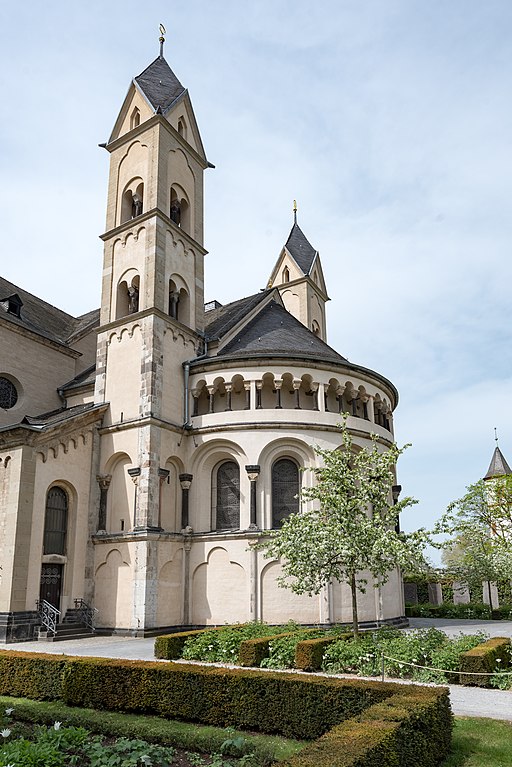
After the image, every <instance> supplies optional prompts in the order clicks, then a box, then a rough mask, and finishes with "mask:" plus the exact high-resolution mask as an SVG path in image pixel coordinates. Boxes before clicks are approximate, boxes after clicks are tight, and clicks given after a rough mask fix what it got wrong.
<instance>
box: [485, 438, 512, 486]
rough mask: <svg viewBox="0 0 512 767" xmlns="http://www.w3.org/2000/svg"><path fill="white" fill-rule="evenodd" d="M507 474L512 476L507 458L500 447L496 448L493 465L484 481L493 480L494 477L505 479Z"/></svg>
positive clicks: (491, 464)
mask: <svg viewBox="0 0 512 767" xmlns="http://www.w3.org/2000/svg"><path fill="white" fill-rule="evenodd" d="M507 474H512V469H511V468H510V466H509V465H508V463H507V461H506V460H505V456H504V455H503V453H502V452H501V450H500V449H499V447H498V446H496V447H495V448H494V453H493V454H492V459H491V463H490V465H489V468H488V469H487V474H486V475H485V477H484V479H493V478H494V477H504V476H505V475H507Z"/></svg>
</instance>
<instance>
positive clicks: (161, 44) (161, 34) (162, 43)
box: [158, 24, 167, 59]
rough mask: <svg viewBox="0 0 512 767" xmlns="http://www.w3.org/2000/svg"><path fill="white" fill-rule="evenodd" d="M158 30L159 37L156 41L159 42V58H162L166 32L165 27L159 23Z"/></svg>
mask: <svg viewBox="0 0 512 767" xmlns="http://www.w3.org/2000/svg"><path fill="white" fill-rule="evenodd" d="M159 30H160V37H159V38H158V41H159V43H160V58H161V59H163V57H164V43H165V35H166V34H167V32H166V31H165V27H164V25H163V24H160V26H159Z"/></svg>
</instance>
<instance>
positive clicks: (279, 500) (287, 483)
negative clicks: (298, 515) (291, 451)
mask: <svg viewBox="0 0 512 767" xmlns="http://www.w3.org/2000/svg"><path fill="white" fill-rule="evenodd" d="M299 490H300V483H299V467H298V466H297V464H296V463H295V461H292V460H291V458H281V459H280V460H279V461H276V462H275V464H274V465H273V466H272V527H273V528H276V527H281V525H282V524H283V521H284V520H285V519H286V518H287V517H289V516H290V514H294V513H295V512H297V511H298V510H299Z"/></svg>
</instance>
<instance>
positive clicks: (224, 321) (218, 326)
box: [204, 288, 272, 339]
mask: <svg viewBox="0 0 512 767" xmlns="http://www.w3.org/2000/svg"><path fill="white" fill-rule="evenodd" d="M271 292H272V288H270V289H269V290H261V291H260V292H259V293H255V294H254V295H252V296H247V297H246V298H240V299H239V300H238V301H232V302H231V303H230V304H226V305H225V306H219V307H218V308H217V309H212V310H210V311H209V312H206V314H205V325H206V327H205V330H204V332H205V336H206V338H207V339H214V338H220V337H222V336H223V335H225V334H226V333H227V332H228V331H229V330H231V328H233V327H234V326H235V325H236V324H237V323H238V322H240V320H242V319H243V318H244V317H245V316H246V315H247V314H249V313H250V312H251V311H252V310H253V309H254V308H255V307H256V306H258V304H259V303H261V302H262V301H263V300H264V299H265V298H266V297H267V296H268V295H269V293H271Z"/></svg>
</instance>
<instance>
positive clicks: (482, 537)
mask: <svg viewBox="0 0 512 767" xmlns="http://www.w3.org/2000/svg"><path fill="white" fill-rule="evenodd" d="M466 489H467V492H466V494H465V495H464V496H463V497H462V498H459V499H458V500H457V501H453V502H452V503H451V504H450V505H449V506H448V509H447V510H446V512H445V514H444V515H443V517H442V518H441V519H440V521H439V522H438V523H437V525H436V527H435V528H434V530H433V533H434V534H435V535H439V534H445V535H446V534H447V535H449V536H450V538H449V539H448V540H446V541H443V542H442V543H437V544H435V545H437V547H438V548H442V549H444V552H445V554H444V561H445V563H446V565H447V567H448V569H449V570H450V573H451V574H452V575H453V577H454V578H456V579H457V580H460V581H463V582H465V583H467V584H468V585H469V586H470V588H473V589H475V590H477V589H481V587H482V582H487V588H488V598H489V607H490V608H491V610H492V609H493V602H492V588H491V584H492V583H493V582H494V581H500V580H511V579H512V476H510V475H509V476H503V477H495V478H493V479H492V480H489V481H487V482H485V481H484V480H480V481H479V482H476V483H475V484H474V485H470V486H469V487H468V488H466Z"/></svg>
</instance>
